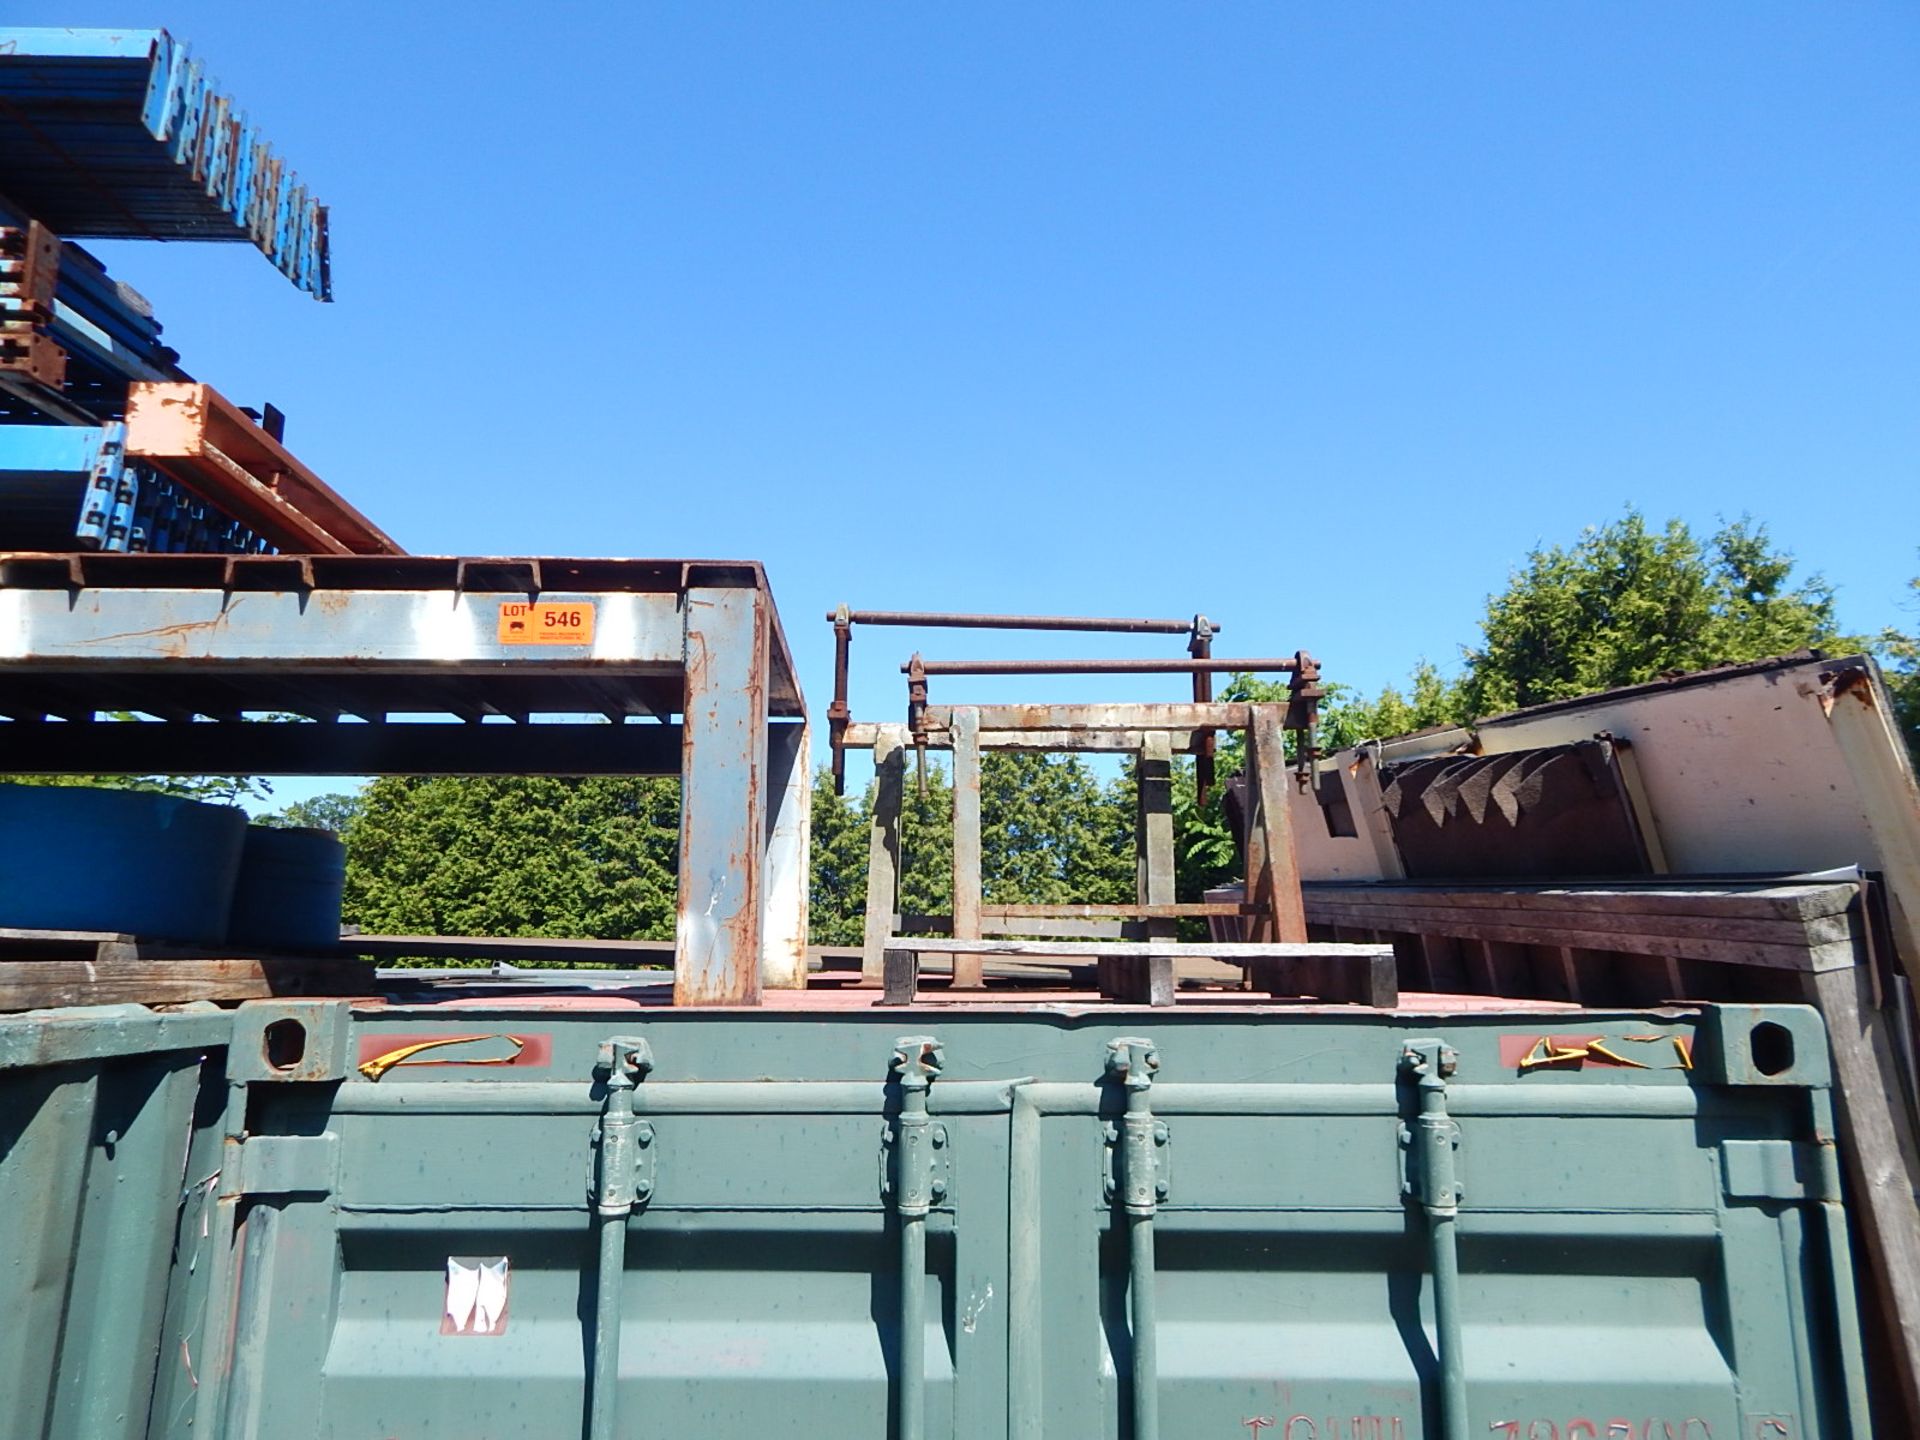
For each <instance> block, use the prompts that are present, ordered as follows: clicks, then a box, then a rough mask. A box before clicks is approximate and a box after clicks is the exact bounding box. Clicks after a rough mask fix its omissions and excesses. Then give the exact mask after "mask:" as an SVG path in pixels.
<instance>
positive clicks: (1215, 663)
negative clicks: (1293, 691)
mask: <svg viewBox="0 0 1920 1440" xmlns="http://www.w3.org/2000/svg"><path fill="white" fill-rule="evenodd" d="M914 668H915V662H914V661H912V660H909V661H907V662H906V663H905V664H903V665H902V666H901V667H900V673H901V674H902V675H906V674H910V673H912V672H913V671H914ZM1299 668H1300V662H1299V660H1297V659H1296V658H1294V657H1293V656H1288V657H1286V658H1285V659H1280V658H1276V657H1272V656H1268V657H1266V658H1263V659H1253V660H1236V659H1232V658H1230V657H1229V658H1223V659H1215V658H1213V657H1211V656H1209V657H1208V658H1206V659H1204V660H1194V659H1186V660H1180V659H1167V660H921V661H919V662H918V671H919V673H920V674H922V675H1230V674H1235V673H1237V672H1239V671H1243V670H1244V671H1249V672H1252V671H1262V672H1272V671H1284V672H1286V673H1289V674H1291V673H1292V672H1293V671H1295V670H1297V669H1299Z"/></svg>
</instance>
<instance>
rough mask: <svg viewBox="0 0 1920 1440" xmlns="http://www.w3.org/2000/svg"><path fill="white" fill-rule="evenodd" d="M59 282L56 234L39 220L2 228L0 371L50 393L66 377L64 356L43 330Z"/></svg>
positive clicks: (46, 323) (63, 382)
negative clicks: (43, 388) (45, 389)
mask: <svg viewBox="0 0 1920 1440" xmlns="http://www.w3.org/2000/svg"><path fill="white" fill-rule="evenodd" d="M59 279H60V237H59V236H57V235H55V234H54V233H53V232H52V231H51V230H49V229H48V228H47V227H46V226H44V225H42V224H41V223H40V222H39V221H38V220H29V221H28V222H27V223H26V224H25V225H24V226H0V371H6V372H8V373H10V374H13V375H17V376H20V377H22V378H23V379H26V380H29V381H32V382H33V383H34V384H36V385H41V386H44V387H45V388H47V389H49V390H58V389H59V388H60V387H61V386H62V385H64V384H65V383H66V378H67V352H66V351H65V350H63V349H61V348H60V347H59V346H58V345H56V344H55V343H54V342H53V338H52V337H51V336H50V335H48V334H47V333H46V332H45V328H44V327H45V326H47V325H49V324H51V323H52V321H53V294H54V289H55V287H56V286H57V284H58V283H59Z"/></svg>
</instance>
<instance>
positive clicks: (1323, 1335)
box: [0, 995, 1870, 1440]
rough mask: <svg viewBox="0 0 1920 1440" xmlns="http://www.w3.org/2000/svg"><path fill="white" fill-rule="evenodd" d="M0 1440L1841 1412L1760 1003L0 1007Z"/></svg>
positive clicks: (1662, 1439)
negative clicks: (1417, 1007) (1, 1233)
mask: <svg viewBox="0 0 1920 1440" xmlns="http://www.w3.org/2000/svg"><path fill="white" fill-rule="evenodd" d="M0 1067H4V1068H0V1092H4V1093H0V1143H3V1144H4V1156H3V1158H0V1205H4V1207H5V1213H6V1214H7V1215H8V1216H9V1217H10V1218H11V1222H12V1223H11V1225H10V1226H9V1234H8V1239H7V1241H6V1243H5V1245H4V1247H0V1254H3V1255H4V1261H3V1262H0V1316H4V1317H5V1323H4V1324H0V1391H3V1392H4V1393H5V1395H6V1397H7V1399H6V1403H5V1404H4V1405H0V1436H3V1437H5V1440H27V1437H34V1440H41V1437H47V1436H57V1437H87V1440H96V1437H100V1440H107V1437H112V1440H118V1437H141V1436H150V1437H171V1440H189V1437H193V1440H242V1437H261V1440H323V1437H324V1440H388V1437H399V1440H555V1437H576V1436H587V1437H590V1440H613V1437H619V1440H643V1437H645V1440H654V1437H660V1440H668V1437H671V1440H740V1437H749V1436H806V1437H822V1440H828V1437H831V1440H857V1437H872V1440H888V1437H897V1440H915V1437H927V1440H947V1437H966V1440H982V1437H991V1440H1001V1437H1019V1440H1041V1437H1044V1440H1082V1437H1084V1440H1101V1437H1142V1440H1145V1437H1166V1440H1204V1437H1209V1436H1214V1437H1220V1440H1236V1437H1248V1436H1250V1437H1252V1440H1426V1437H1445V1440H1460V1437H1466V1436H1475V1437H1481V1436H1493V1437H1496V1440H1813V1437H1839V1436H1864V1435H1866V1434H1868V1433H1870V1431H1869V1422H1868V1419H1867V1415H1866V1402H1865V1399H1864V1391H1865V1386H1864V1381H1863V1376H1862V1369H1861V1355H1860V1345H1859V1337H1858V1329H1857V1317H1856V1314H1855V1309H1854V1297H1853V1289H1852V1272H1851V1270H1850V1266H1849V1259H1848V1255H1847V1248H1846V1226H1845V1217H1844V1212H1843V1210H1842V1208H1841V1204H1840V1191H1839V1180H1838V1167H1837V1165H1836V1163H1835V1158H1834V1149H1833V1121H1832V1112H1831V1108H1830V1102H1829V1092H1828V1088H1827V1087H1828V1071H1827V1058H1826V1050H1825V1040H1824V1037H1823V1035H1822V1031H1821V1027H1820V1024H1819V1020H1818V1018H1817V1016H1816V1015H1815V1014H1814V1013H1813V1012H1812V1011H1810V1010H1805V1009H1801V1008H1797V1007H1787V1006H1782V1007H1704V1008H1698V1009H1688V1010H1684V1011H1659V1012H1651V1013H1640V1014H1631V1013H1615V1012H1607V1013H1601V1012H1584V1013H1570V1012H1567V1011H1564V1010H1557V1011H1535V1012H1529V1011H1526V1010H1518V1009H1516V1010H1504V1011H1503V1010H1483V1011H1467V1012H1460V1013H1449V1014H1435V1015H1417V1014H1408V1013H1386V1014H1382V1013H1377V1012H1366V1011H1359V1010H1352V1009H1350V1010H1345V1011H1339V1010H1308V1009H1299V1010H1293V1011H1288V1010H1283V1009H1274V1008H1264V1009H1263V1008H1257V1007H1251V1006H1249V1007H1240V1006H1222V1007H1218V1008H1215V1007H1204V1006H1194V1007H1191V1008H1189V1009H1183V1010H1176V1011H1171V1012H1170V1011H1167V1010H1159V1011H1153V1012H1147V1011H1142V1010H1129V1009H1124V1008H1121V1007H1117V1006H1101V1007H1097V1008H1085V1007H1082V1008H1077V1009H1074V1008H1066V1007H1059V1008H1049V1007H1038V1006H1012V1005H996V1004H983V1003H978V1002H976V1003H972V1004H969V1005H966V1006H964V1007H962V1006H927V1007H922V1008H916V1009H912V1010H905V1011H894V1012H892V1013H887V1012H874V1011H871V1010H862V1011H854V1012H847V1013H827V1012H818V1011H806V1010H784V1011H783V1010H761V1011H753V1012H746V1011H688V1010H681V1011H677V1012H676V1011H672V1010H667V1009H655V1008H643V1007H639V1006H636V1005H635V1004H634V1003H633V1002H631V1001H629V1000H617V999H598V998H585V997H580V996H573V997H561V996H552V997H545V998H540V997H534V998H528V997H526V996H524V995H522V996H514V997H510V998H507V999H479V998H475V999H468V1000H464V1001H460V1002H457V1003H441V1004H421V1005H411V1006H409V1005H402V1004H399V1003H389V1004H385V1005H376V1004H360V1005H356V1004H355V1003H353V1002H344V1001H292V1000H289V1001H262V1002H257V1003H253V1004H248V1005H244V1006H241V1007H240V1008H239V1009H238V1010H236V1011H230V1012H218V1011H212V1010H210V1009H209V1010H206V1011H203V1012H198V1013H192V1012H190V1013H184V1014H175V1015H168V1016H160V1015H156V1014H153V1013H151V1012H147V1011H143V1010H139V1009H137V1008H135V1007H125V1008H119V1009H102V1010H90V1011H68V1012H45V1013H42V1014H41V1015H35V1016H20V1017H12V1018H9V1019H6V1020H3V1021H0Z"/></svg>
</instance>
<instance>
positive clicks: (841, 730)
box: [827, 605, 1221, 802]
mask: <svg viewBox="0 0 1920 1440" xmlns="http://www.w3.org/2000/svg"><path fill="white" fill-rule="evenodd" d="M827 620H828V622H829V623H831V624H832V626H833V700H832V701H831V703H829V704H828V706H827V743H828V745H829V746H830V747H831V749H832V754H833V789H834V793H835V794H836V795H842V794H845V793H846V788H847V750H848V749H849V748H850V745H852V748H859V749H865V748H867V747H866V745H863V744H853V742H849V741H848V739H847V731H848V728H849V727H850V726H851V725H852V724H853V715H852V712H851V710H850V709H849V708H848V698H847V672H848V665H849V660H850V651H851V649H852V645H853V627H854V626H855V625H881V626H896V627H903V628H908V629H931V630H1047V631H1070V632H1075V633H1079V634H1088V635H1185V636H1186V637H1187V654H1188V655H1189V656H1190V657H1191V658H1192V659H1193V660H1194V661H1199V662H1204V661H1206V660H1208V659H1209V658H1210V656H1211V655H1212V645H1213V637H1214V636H1215V635H1217V634H1219V633H1220V628H1221V627H1220V626H1218V625H1216V624H1215V623H1214V622H1213V621H1211V620H1209V619H1208V618H1207V617H1206V616H1205V615H1201V614H1195V615H1194V617H1193V618H1192V619H1191V620H1155V619H1135V618H1126V617H1120V616H1100V615H988V614H979V613H968V612H960V611H939V610H854V609H851V608H850V607H848V606H845V605H842V606H839V607H838V608H837V609H834V610H830V611H828V612H827ZM914 658H915V660H918V658H919V657H918V656H915V657H914ZM909 663H910V664H911V663H912V662H909ZM903 668H905V667H903ZM976 673H978V672H976ZM997 673H1020V674H1025V673H1047V672H1026V671H1018V672H1006V671H1003V672H997ZM1102 673H1109V674H1111V673H1115V672H1112V671H1106V672H1102ZM920 684H921V686H922V688H923V689H924V685H925V677H924V675H923V676H921V677H920ZM922 698H923V699H924V696H922ZM1193 698H1194V700H1195V701H1197V702H1200V703H1202V704H1204V703H1205V702H1207V701H1209V700H1211V699H1212V698H1213V679H1212V676H1211V674H1210V673H1208V672H1206V671H1204V670H1202V671H1195V672H1193ZM1194 743H1195V745H1196V747H1197V748H1196V749H1195V750H1194V752H1193V753H1194V754H1195V755H1196V756H1198V757H1199V759H1198V762H1197V763H1198V775H1199V780H1200V798H1201V800H1202V802H1204V801H1205V799H1206V796H1207V791H1208V789H1209V788H1210V787H1211V786H1212V784H1213V751H1214V737H1213V734H1212V732H1211V731H1209V732H1207V733H1206V734H1204V735H1201V736H1199V737H1197V738H1196V740H1195V742H1194ZM918 748H919V749H920V750H922V751H923V752H924V750H925V746H924V745H921V746H919V747H918ZM924 759H925V757H924V753H923V755H922V762H923V764H924Z"/></svg>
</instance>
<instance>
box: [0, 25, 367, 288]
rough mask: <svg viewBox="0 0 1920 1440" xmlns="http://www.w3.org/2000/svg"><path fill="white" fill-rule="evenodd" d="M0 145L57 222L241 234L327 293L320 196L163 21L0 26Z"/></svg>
mask: <svg viewBox="0 0 1920 1440" xmlns="http://www.w3.org/2000/svg"><path fill="white" fill-rule="evenodd" d="M0 154H3V155H5V157H6V160H5V174H6V184H5V186H4V187H0V188H4V190H5V193H7V194H8V195H10V196H11V197H12V198H13V199H14V201H15V202H16V203H18V204H19V205H21V206H22V207H23V208H25V209H26V210H28V211H30V212H31V213H33V214H34V215H36V216H37V217H39V218H40V219H41V220H43V221H45V222H46V223H47V224H49V225H51V226H53V228H54V229H56V230H58V231H60V232H62V233H63V234H66V235H68V236H71V237H74V238H86V239H93V238H98V239H125V240H229V241H242V242H247V243H250V244H252V245H254V246H256V247H257V248H258V249H259V250H260V252H261V253H262V254H264V255H265V256H267V258H268V259H269V260H271V261H272V262H273V264H274V267H275V268H276V269H278V270H279V271H280V272H281V273H282V274H284V275H285V276H286V277H287V278H288V279H289V280H291V281H293V283H294V284H295V285H297V286H299V287H300V288H301V289H302V290H305V291H307V292H308V293H309V294H311V295H313V296H314V297H315V298H317V299H321V300H326V299H329V298H331V295H332V272H331V265H330V260H329V254H328V244H327V207H326V206H324V205H322V204H320V203H319V202H318V200H316V199H315V198H314V197H313V196H312V195H311V194H309V193H308V191H307V188H306V186H304V185H302V184H301V183H300V180H299V177H298V176H297V175H295V174H294V172H293V169H292V167H291V166H289V165H287V164H286V162H285V161H284V160H282V159H281V158H280V157H279V156H277V155H276V154H274V152H273V149H272V147H271V146H269V145H268V144H267V142H266V138H265V136H263V135H262V134H261V133H260V131H259V130H258V129H257V128H256V127H255V126H254V125H253V124H252V123H251V122H249V120H248V119H247V117H246V115H245V113H244V112H243V111H242V110H241V109H240V108H239V106H238V105H237V104H236V103H235V102H234V101H233V100H232V99H231V98H230V97H229V96H227V95H225V94H223V93H222V92H221V91H220V89H219V87H218V85H217V83H215V82H214V81H213V80H212V78H211V77H210V76H208V74H207V73H206V69H205V67H204V66H203V65H202V64H201V63H200V61H199V60H197V59H196V58H195V57H194V56H193V55H192V54H191V53H190V52H189V50H188V48H187V46H186V45H184V44H182V43H180V42H178V41H176V40H175V39H174V38H173V37H172V36H171V35H169V34H168V33H167V32H166V31H165V30H72V29H55V28H50V27H49V28H0Z"/></svg>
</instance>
